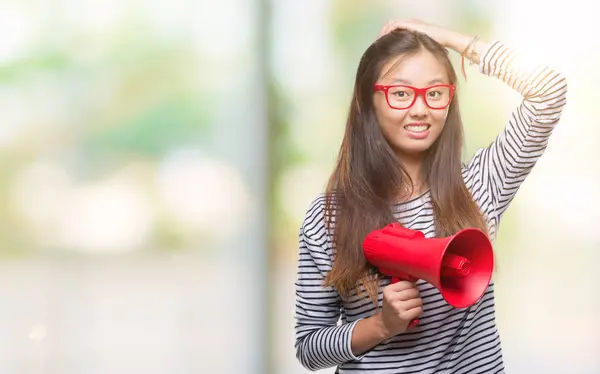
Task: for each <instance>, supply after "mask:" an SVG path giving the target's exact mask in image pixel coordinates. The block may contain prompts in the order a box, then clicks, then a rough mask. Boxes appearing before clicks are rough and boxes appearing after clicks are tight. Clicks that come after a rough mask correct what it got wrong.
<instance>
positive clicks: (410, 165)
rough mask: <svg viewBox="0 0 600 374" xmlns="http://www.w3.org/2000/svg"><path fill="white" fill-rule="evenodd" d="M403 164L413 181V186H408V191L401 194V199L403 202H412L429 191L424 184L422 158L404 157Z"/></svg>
mask: <svg viewBox="0 0 600 374" xmlns="http://www.w3.org/2000/svg"><path fill="white" fill-rule="evenodd" d="M401 163H402V167H403V168H404V170H405V171H406V173H407V174H408V176H409V177H410V179H411V181H412V186H408V187H407V190H406V191H402V192H401V198H402V199H403V200H410V199H412V198H415V197H417V196H420V195H421V194H422V193H424V192H425V191H427V188H428V186H427V185H426V183H425V182H424V179H423V175H422V167H421V166H422V161H421V158H412V157H402V158H401ZM411 187H412V188H411Z"/></svg>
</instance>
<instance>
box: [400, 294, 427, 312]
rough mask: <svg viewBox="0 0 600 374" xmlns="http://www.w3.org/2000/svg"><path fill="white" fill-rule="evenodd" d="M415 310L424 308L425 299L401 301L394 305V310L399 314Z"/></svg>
mask: <svg viewBox="0 0 600 374" xmlns="http://www.w3.org/2000/svg"><path fill="white" fill-rule="evenodd" d="M415 308H423V299H421V298H420V297H417V298H414V299H410V300H406V301H405V300H399V301H396V302H395V303H394V309H395V310H397V311H398V312H407V311H409V310H412V309H415Z"/></svg>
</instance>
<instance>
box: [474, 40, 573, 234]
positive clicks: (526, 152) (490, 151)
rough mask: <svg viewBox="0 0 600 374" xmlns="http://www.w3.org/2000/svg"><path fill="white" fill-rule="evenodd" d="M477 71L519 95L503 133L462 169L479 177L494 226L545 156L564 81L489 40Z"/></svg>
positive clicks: (562, 98)
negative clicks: (519, 100) (504, 84)
mask: <svg viewBox="0 0 600 374" xmlns="http://www.w3.org/2000/svg"><path fill="white" fill-rule="evenodd" d="M479 70H480V72H481V73H483V74H485V75H488V76H490V77H496V78H498V79H500V80H502V81H503V82H504V83H506V84H507V85H508V86H510V87H511V88H512V89H514V90H516V91H517V92H519V93H520V94H521V96H522V97H523V99H522V101H521V104H520V105H519V106H518V107H517V108H516V109H515V110H513V112H512V114H511V115H510V117H509V119H508V122H507V124H506V126H505V128H504V130H503V131H502V132H501V133H500V134H499V135H498V136H497V137H496V139H495V141H494V142H493V143H492V144H490V145H489V146H488V147H487V148H481V149H479V150H478V151H477V152H476V153H475V155H474V156H473V158H472V159H471V161H470V162H469V164H468V165H467V169H468V170H469V171H470V172H472V173H476V174H477V173H478V174H480V175H479V177H480V180H481V181H482V183H483V186H484V187H485V188H486V189H487V190H488V191H489V194H490V195H491V198H492V201H493V204H494V210H495V221H496V225H497V224H498V221H499V220H500V218H501V216H502V215H503V214H504V212H505V211H506V209H507V207H508V205H509V204H510V202H511V201H512V200H513V198H514V197H515V195H516V193H517V191H518V189H519V187H520V186H521V184H522V183H523V181H524V180H525V178H526V177H527V176H528V175H529V173H530V172H531V170H532V168H533V167H534V165H535V164H536V162H537V161H538V160H539V159H540V157H541V156H542V154H543V153H544V151H545V149H546V146H547V144H548V139H549V137H550V135H551V134H552V131H553V129H554V127H555V126H556V124H557V123H558V122H559V119H560V117H561V115H562V112H563V108H564V106H565V105H566V95H567V83H566V79H565V78H564V77H563V76H562V75H561V74H560V73H559V72H557V71H555V70H553V69H551V68H549V67H548V66H545V65H543V64H537V65H535V64H531V61H530V60H529V59H527V58H525V57H524V56H522V55H519V54H517V53H516V52H515V51H513V50H511V49H510V48H508V47H506V46H505V45H503V44H502V43H501V42H499V41H495V42H493V43H492V44H491V45H490V46H489V48H488V49H487V51H485V52H484V53H483V54H482V58H481V61H480V64H479Z"/></svg>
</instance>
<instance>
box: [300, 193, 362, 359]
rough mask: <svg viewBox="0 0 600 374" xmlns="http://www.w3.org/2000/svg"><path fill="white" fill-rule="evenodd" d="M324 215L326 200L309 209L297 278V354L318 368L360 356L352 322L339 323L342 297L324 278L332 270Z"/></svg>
mask: <svg viewBox="0 0 600 374" xmlns="http://www.w3.org/2000/svg"><path fill="white" fill-rule="evenodd" d="M327 240H328V239H327V234H326V232H325V225H324V221H323V219H322V204H319V203H318V202H317V204H313V205H312V206H311V208H310V209H309V210H308V212H307V215H306V217H305V220H304V223H303V225H302V227H301V229H300V235H299V253H298V269H297V280H296V284H295V287H296V311H295V318H296V325H295V334H296V344H295V347H296V357H297V359H298V360H299V361H300V363H301V364H302V365H303V366H304V367H305V368H307V369H309V370H312V371H315V370H320V369H324V368H329V367H334V366H337V365H341V364H343V363H345V362H347V361H351V360H357V359H360V357H356V356H355V355H353V354H352V349H351V337H352V331H353V329H354V326H355V325H356V323H357V322H358V321H354V322H352V323H345V324H338V320H339V317H340V306H341V299H340V297H339V295H338V293H337V292H336V291H335V290H334V289H333V288H332V287H324V286H323V280H324V278H325V276H326V275H327V272H329V271H330V270H331V266H332V260H331V252H330V250H329V249H328V248H329V247H330V246H328V244H327V243H328V242H327Z"/></svg>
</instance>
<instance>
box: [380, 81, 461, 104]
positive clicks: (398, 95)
mask: <svg viewBox="0 0 600 374" xmlns="http://www.w3.org/2000/svg"><path fill="white" fill-rule="evenodd" d="M377 91H383V92H384V93H385V99H386V101H387V103H388V105H389V106H390V108H392V109H408V108H410V107H411V106H413V105H414V104H415V102H416V101H417V97H419V96H421V97H423V101H424V102H425V104H426V105H427V106H428V107H429V108H430V109H444V108H446V107H447V106H448V105H450V102H451V101H452V97H453V96H454V91H456V86H454V85H452V84H436V85H433V86H430V87H424V88H417V87H413V86H404V85H390V86H386V85H382V84H376V85H374V86H373V92H377Z"/></svg>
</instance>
